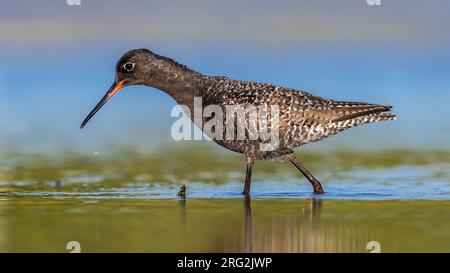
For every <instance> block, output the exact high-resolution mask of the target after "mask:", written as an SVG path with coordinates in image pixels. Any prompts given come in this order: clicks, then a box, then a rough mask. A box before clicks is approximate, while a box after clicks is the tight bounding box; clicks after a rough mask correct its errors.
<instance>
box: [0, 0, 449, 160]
mask: <svg viewBox="0 0 450 273" xmlns="http://www.w3.org/2000/svg"><path fill="white" fill-rule="evenodd" d="M382 2H383V5H382V6H380V7H370V6H368V5H367V4H366V1H365V0H348V1H332V0H328V1H326V0H319V1H221V2H219V1H206V0H205V1H137V0H134V1H106V0H95V1H94V0H81V6H76V7H75V6H68V5H67V4H66V2H65V1H64V0H58V1H56V0H53V1H51V0H42V1H33V2H31V1H24V0H19V1H8V2H6V3H2V4H1V5H2V8H1V9H0V37H1V42H0V126H1V127H0V128H1V130H0V153H1V152H2V151H7V150H13V151H15V150H20V151H25V152H58V151H66V150H72V151H82V152H92V151H97V150H102V149H108V148H110V147H111V144H121V145H127V146H131V147H133V148H137V149H143V148H147V147H151V146H157V145H159V144H160V143H161V141H162V142H163V143H171V142H172V140H171V139H170V126H171V124H172V122H173V121H174V119H173V118H171V117H170V110H171V108H172V106H173V105H174V102H173V100H172V99H171V98H169V97H167V96H166V95H165V94H164V93H162V92H160V91H158V90H155V89H151V88H148V87H127V88H126V89H123V90H122V91H120V92H119V93H118V94H117V95H116V96H115V97H114V99H112V100H111V101H110V102H109V103H108V104H107V105H106V106H105V107H104V108H103V109H102V110H101V111H100V112H99V113H98V114H97V115H96V117H95V118H94V119H93V120H92V121H91V122H90V123H89V124H88V126H86V128H85V129H84V130H82V131H81V130H80V129H79V125H80V123H81V121H82V120H83V118H84V117H85V116H86V114H87V113H88V112H89V111H90V110H91V109H92V107H93V106H94V105H95V104H96V103H97V102H98V100H99V99H100V98H101V97H102V96H103V95H104V93H105V92H106V90H107V88H108V87H109V86H110V85H111V83H112V81H113V79H114V66H115V63H116V61H117V60H118V58H119V57H120V56H121V55H122V54H123V53H124V52H126V51H127V50H129V49H132V48H141V47H146V48H149V49H151V50H152V51H154V52H156V53H159V54H162V55H165V56H168V57H171V58H174V59H176V60H178V61H179V62H181V63H184V64H186V65H188V66H190V67H191V68H194V69H196V70H198V71H200V72H202V73H206V74H213V75H225V76H230V77H233V78H236V79H245V80H255V81H261V82H269V83H274V84H279V85H282V86H286V87H292V88H297V89H301V90H306V91H310V92H312V93H314V94H316V95H320V96H324V97H330V98H333V99H338V100H355V101H369V102H374V103H382V104H389V105H393V106H394V111H395V112H396V113H397V114H398V120H396V121H394V122H386V123H378V124H372V125H369V126H362V127H360V128H356V129H351V130H348V131H346V132H345V133H343V134H341V135H339V136H336V137H333V138H330V139H328V140H326V141H325V142H320V143H315V144H312V145H311V147H310V148H308V149H333V148H342V147H347V146H348V147H355V148H361V149H365V148H367V149H370V148H374V147H377V148H378V147H379V146H382V147H384V148H392V147H395V148H398V147H403V148H411V147H416V148H420V149H427V148H430V147H432V148H443V149H448V148H449V147H450V144H449V141H448V139H449V137H448V136H449V133H450V122H449V120H448V119H449V117H450V115H449V113H450V110H449V109H450V107H449V106H448V104H449V101H450V32H449V30H448V26H450V2H448V1H445V0H442V1H425V0H423V1H421V0H408V1H406V0H404V1H402V0H396V1H392V0H391V1H389V0H384V1H382Z"/></svg>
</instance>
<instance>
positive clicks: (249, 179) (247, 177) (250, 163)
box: [242, 158, 255, 196]
mask: <svg viewBox="0 0 450 273" xmlns="http://www.w3.org/2000/svg"><path fill="white" fill-rule="evenodd" d="M254 162H255V161H254V160H253V159H249V158H247V171H246V173H245V185H244V191H243V192H242V194H243V195H245V196H248V195H249V194H250V183H251V182H252V170H253V163H254Z"/></svg>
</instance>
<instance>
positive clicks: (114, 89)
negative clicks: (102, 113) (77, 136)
mask: <svg viewBox="0 0 450 273" xmlns="http://www.w3.org/2000/svg"><path fill="white" fill-rule="evenodd" d="M123 83H124V81H120V82H119V83H116V82H114V83H113V85H112V86H111V87H110V88H109V90H108V92H106V94H105V96H104V97H103V98H102V99H101V100H100V102H99V103H98V104H97V105H96V106H95V107H94V109H92V111H91V112H90V113H89V115H87V117H86V118H85V119H84V121H83V123H82V124H81V126H80V129H83V127H84V126H85V125H86V124H87V123H88V122H89V120H90V119H91V118H92V117H93V116H94V115H95V113H97V112H98V110H100V108H102V106H103V105H105V103H106V102H107V101H108V100H110V99H111V98H112V96H114V94H115V93H116V92H117V91H119V90H120V89H121V88H122V87H123V86H124V84H123Z"/></svg>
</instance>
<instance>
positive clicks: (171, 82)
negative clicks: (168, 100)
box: [147, 64, 202, 110]
mask: <svg viewBox="0 0 450 273" xmlns="http://www.w3.org/2000/svg"><path fill="white" fill-rule="evenodd" d="M151 78H152V82H151V83H150V84H147V85H150V86H152V87H155V88H158V89H160V90H162V91H164V92H165V93H167V94H168V95H169V96H171V97H172V98H173V99H174V100H175V101H176V102H177V103H178V104H180V105H186V106H188V107H189V108H190V109H191V110H192V108H193V105H194V98H195V97H196V96H198V88H199V82H200V80H201V78H202V74H200V73H199V72H196V71H194V70H191V69H189V68H187V67H181V66H179V65H178V64H165V65H164V66H162V67H161V69H160V71H158V72H156V73H155V74H153V75H152V77H151Z"/></svg>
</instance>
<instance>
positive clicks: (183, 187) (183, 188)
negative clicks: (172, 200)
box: [177, 184, 186, 199]
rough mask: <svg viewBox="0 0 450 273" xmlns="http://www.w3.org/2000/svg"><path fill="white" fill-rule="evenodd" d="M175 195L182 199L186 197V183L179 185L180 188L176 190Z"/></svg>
mask: <svg viewBox="0 0 450 273" xmlns="http://www.w3.org/2000/svg"><path fill="white" fill-rule="evenodd" d="M177 195H178V196H179V197H181V198H183V199H184V198H186V185H184V184H183V185H181V186H180V190H178V194H177Z"/></svg>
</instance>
